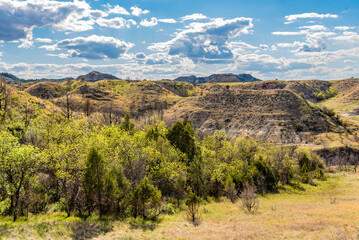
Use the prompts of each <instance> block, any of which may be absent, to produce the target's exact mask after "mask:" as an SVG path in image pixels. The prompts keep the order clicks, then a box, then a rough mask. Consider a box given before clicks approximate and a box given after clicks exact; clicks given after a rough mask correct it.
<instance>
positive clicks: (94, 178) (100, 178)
mask: <svg viewBox="0 0 359 240" xmlns="http://www.w3.org/2000/svg"><path fill="white" fill-rule="evenodd" d="M105 175H106V171H105V163H104V161H103V159H102V156H101V155H100V154H99V153H98V151H97V149H96V148H91V150H90V153H89V155H88V158H87V162H86V168H85V173H84V178H83V185H84V190H85V194H86V198H87V204H88V210H89V215H90V214H91V209H92V208H93V206H94V205H95V207H96V208H97V209H98V210H99V214H100V217H101V216H102V215H103V213H104V209H103V204H102V198H103V191H104V186H105V182H104V180H105ZM94 203H95V204H94Z"/></svg>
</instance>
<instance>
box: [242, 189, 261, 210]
mask: <svg viewBox="0 0 359 240" xmlns="http://www.w3.org/2000/svg"><path fill="white" fill-rule="evenodd" d="M240 197H241V200H242V204H243V207H244V208H245V209H246V210H247V211H248V212H249V213H254V212H255V211H256V210H257V209H258V204H259V203H258V199H257V195H256V188H255V187H254V186H251V185H249V184H248V183H245V184H244V189H243V191H242V193H241V196H240Z"/></svg>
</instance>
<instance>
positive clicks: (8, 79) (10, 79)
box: [0, 72, 24, 84]
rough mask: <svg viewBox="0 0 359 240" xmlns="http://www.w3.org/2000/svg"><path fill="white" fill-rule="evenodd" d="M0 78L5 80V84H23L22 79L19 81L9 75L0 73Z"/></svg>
mask: <svg viewBox="0 0 359 240" xmlns="http://www.w3.org/2000/svg"><path fill="white" fill-rule="evenodd" d="M0 76H2V77H3V78H4V79H5V81H6V83H7V84H19V83H22V82H24V79H20V78H18V77H16V76H15V75H13V74H11V73H7V72H2V73H0Z"/></svg>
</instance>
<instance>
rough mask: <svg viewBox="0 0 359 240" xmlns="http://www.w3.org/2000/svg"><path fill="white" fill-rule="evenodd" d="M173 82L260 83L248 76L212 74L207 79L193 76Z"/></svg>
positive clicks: (179, 78)
mask: <svg viewBox="0 0 359 240" xmlns="http://www.w3.org/2000/svg"><path fill="white" fill-rule="evenodd" d="M173 81H178V82H188V83H193V84H194V83H196V84H198V83H208V82H212V83H214V82H218V83H225V82H258V81H262V80H260V79H258V78H255V77H253V76H252V75H250V74H245V73H244V74H238V75H235V74H233V73H225V74H212V75H210V76H208V77H196V76H194V75H191V76H182V77H178V78H176V79H174V80H173Z"/></svg>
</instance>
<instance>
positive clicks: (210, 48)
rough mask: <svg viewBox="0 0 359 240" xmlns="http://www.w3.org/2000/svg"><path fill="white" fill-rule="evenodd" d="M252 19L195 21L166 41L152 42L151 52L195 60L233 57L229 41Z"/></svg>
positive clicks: (203, 60)
mask: <svg viewBox="0 0 359 240" xmlns="http://www.w3.org/2000/svg"><path fill="white" fill-rule="evenodd" d="M252 26H253V24H252V19H251V18H234V19H229V20H224V19H222V18H216V19H212V21H210V22H208V23H198V22H194V23H191V24H190V25H188V26H186V29H185V30H182V31H180V32H178V33H177V34H176V36H175V37H174V38H173V39H172V40H170V41H168V42H160V43H155V44H153V45H152V46H150V47H149V49H150V50H152V51H160V52H167V53H168V54H169V55H178V56H183V57H188V58H190V59H191V60H192V61H194V62H213V63H214V62H219V61H221V60H229V59H232V58H233V53H232V51H231V49H230V46H229V43H228V40H229V39H232V38H234V37H237V36H238V35H239V34H240V33H248V32H249V31H248V29H249V28H251V27H252Z"/></svg>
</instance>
